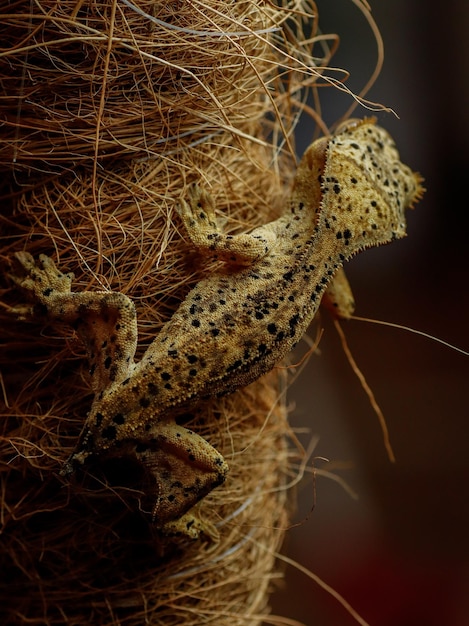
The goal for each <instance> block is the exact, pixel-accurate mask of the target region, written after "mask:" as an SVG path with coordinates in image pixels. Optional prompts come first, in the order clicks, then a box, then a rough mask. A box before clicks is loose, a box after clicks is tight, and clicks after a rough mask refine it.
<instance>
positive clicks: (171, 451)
mask: <svg viewBox="0 0 469 626" xmlns="http://www.w3.org/2000/svg"><path fill="white" fill-rule="evenodd" d="M152 431H153V432H152ZM135 454H136V457H137V459H138V460H139V461H141V462H142V464H143V465H144V467H145V468H146V469H147V471H148V472H150V474H151V475H152V476H153V477H154V479H155V482H156V485H157V497H156V501H155V502H154V504H153V510H152V517H153V520H154V522H155V524H156V525H157V527H158V528H160V529H161V530H162V532H163V533H164V534H172V535H174V534H183V535H187V536H189V537H194V536H198V535H199V533H200V532H202V531H204V532H205V533H206V534H210V535H212V534H213V531H209V532H207V529H206V528H205V527H204V524H203V523H202V522H201V521H200V520H199V519H198V517H197V515H196V514H195V512H194V511H193V510H191V509H192V507H194V505H196V504H197V503H198V502H199V501H200V500H201V499H202V498H203V497H204V496H205V495H207V494H208V493H209V492H210V491H212V489H214V488H215V487H217V486H218V485H221V484H222V483H223V482H224V480H225V478H226V474H227V472H228V465H227V463H226V462H225V460H224V458H223V456H222V455H221V454H220V453H219V452H217V451H216V450H215V448H213V447H212V446H211V445H210V444H209V443H208V441H206V440H205V439H203V438H202V437H200V436H199V435H197V434H196V433H194V432H192V431H190V430H188V429H187V428H184V427H183V426H179V425H178V424H176V423H175V422H169V423H167V424H165V425H163V424H161V423H158V424H155V426H154V427H153V429H151V430H150V431H149V432H148V439H147V441H146V442H142V443H139V444H137V446H136V448H135Z"/></svg>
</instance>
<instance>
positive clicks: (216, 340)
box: [12, 118, 423, 539]
mask: <svg viewBox="0 0 469 626" xmlns="http://www.w3.org/2000/svg"><path fill="white" fill-rule="evenodd" d="M421 182H422V179H421V177H420V176H419V174H417V173H414V172H413V171H412V170H411V169H410V168H409V167H408V166H407V165H404V164H403V163H402V162H401V161H400V159H399V154H398V152H397V149H396V147H395V144H394V141H393V140H392V138H391V137H390V135H389V134H388V133H387V131H385V130H384V129H383V128H381V127H379V126H377V125H376V121H375V119H374V118H369V119H364V120H349V121H347V122H345V123H343V124H342V125H341V126H340V127H339V128H338V129H337V130H336V132H335V133H334V134H333V135H332V136H329V137H322V138H320V139H318V140H316V141H314V142H313V143H312V145H311V146H310V147H309V148H308V149H307V150H306V152H305V154H304V156H303V157H302V159H301V161H300V163H299V165H298V169H297V173H296V176H295V179H294V184H293V189H292V192H291V196H290V200H289V202H288V204H287V206H286V210H285V211H284V213H283V214H282V215H281V216H280V217H279V218H278V219H276V220H274V221H272V222H270V223H267V224H265V225H262V226H260V227H258V228H255V229H254V230H252V231H251V232H250V233H241V234H235V235H229V234H224V233H223V232H222V231H221V230H220V229H219V227H218V225H217V220H216V215H215V202H214V200H213V198H212V196H211V195H210V194H209V193H208V192H207V191H205V190H204V189H202V188H201V187H199V186H198V185H197V184H194V185H193V186H192V187H190V190H189V193H188V194H187V196H186V199H182V200H181V201H180V203H179V204H178V207H177V213H178V215H179V219H180V221H181V223H182V224H183V226H184V228H185V233H186V235H187V237H188V239H189V240H190V241H191V243H192V245H193V246H195V247H196V248H197V249H198V251H199V252H201V253H202V254H203V255H205V256H210V257H215V258H218V259H220V260H222V261H224V262H225V263H226V270H225V271H224V272H219V273H214V274H212V275H209V276H207V277H206V278H203V279H202V280H200V281H199V282H198V283H197V284H196V285H195V287H193V288H192V290H191V291H189V293H188V294H187V296H186V297H185V298H184V300H183V301H182V302H181V303H180V305H179V307H178V308H177V309H176V311H175V312H174V314H173V315H172V317H171V318H170V319H169V320H168V321H167V322H166V323H165V325H164V326H163V327H162V329H161V330H160V332H159V333H158V335H157V336H156V338H155V339H154V341H153V342H152V343H151V344H150V346H149V347H148V348H147V350H146V352H145V353H144V354H143V357H142V358H141V360H140V361H139V362H137V363H136V362H135V361H134V355H135V351H136V347H137V315H136V309H135V305H134V303H133V301H132V300H131V299H130V298H129V297H127V296H126V295H124V294H122V293H120V292H112V291H85V292H74V291H72V290H71V286H72V280H73V274H71V273H62V272H61V271H59V270H58V269H57V267H56V266H55V264H54V262H53V261H52V259H51V258H49V257H47V256H45V255H40V256H39V261H38V262H36V261H35V260H34V259H33V257H32V256H31V255H30V254H29V253H27V252H17V253H16V261H15V262H16V265H17V266H18V271H17V273H16V274H14V275H13V276H12V278H13V280H14V281H15V282H16V283H17V285H19V286H20V287H21V288H23V289H24V290H26V291H27V292H29V295H30V297H31V299H32V301H33V303H32V305H28V306H23V307H21V306H19V307H17V313H18V314H21V316H22V317H23V318H27V317H32V318H33V319H37V318H38V317H41V316H42V318H44V319H46V320H47V321H49V322H55V321H60V322H65V323H67V324H70V325H71V326H72V327H73V328H74V329H75V330H76V332H77V333H78V335H79V337H80V338H81V339H82V341H83V342H84V345H85V347H86V350H87V355H88V360H89V371H90V379H91V387H92V390H93V392H94V399H93V401H92V405H91V409H90V411H89V414H88V416H87V417H86V420H85V422H84V427H83V430H82V433H81V435H80V437H79V440H78V443H77V445H76V447H75V450H74V451H73V453H72V454H71V456H70V457H69V458H68V460H67V461H66V462H65V464H64V466H63V469H62V471H61V473H62V474H63V475H65V476H67V475H71V474H72V473H74V472H75V471H76V470H77V469H78V468H81V467H83V466H86V465H87V464H88V463H89V461H90V460H96V459H98V460H99V459H100V458H102V457H104V458H105V457H106V455H109V454H115V455H117V456H120V455H129V456H132V458H134V459H136V460H137V461H138V462H139V463H140V464H142V466H143V467H144V468H145V471H146V472H147V473H148V474H149V476H151V478H152V480H153V481H154V484H155V489H154V493H153V494H152V502H153V501H154V503H153V505H152V506H153V508H152V512H151V515H152V521H153V523H154V525H155V527H156V528H157V530H158V531H159V532H161V533H162V534H163V535H165V536H173V537H174V536H179V537H181V536H182V537H184V538H186V537H187V538H192V539H196V538H198V537H199V536H201V535H203V534H209V533H208V530H207V527H206V525H205V524H204V523H203V522H202V521H201V519H200V517H199V515H198V513H197V506H196V505H197V504H198V503H199V502H200V500H201V499H202V498H203V497H205V496H206V495H207V494H208V493H209V492H210V491H211V490H213V489H214V488H215V487H217V486H219V485H221V484H222V483H223V482H224V480H225V478H226V475H227V472H228V464H227V462H226V461H225V459H224V458H223V456H222V455H221V454H220V453H219V452H218V451H217V450H216V449H215V448H214V447H213V446H212V445H211V444H210V443H209V442H208V441H206V440H205V439H204V438H202V437H201V436H200V435H198V434H197V433H195V432H193V431H191V430H189V429H187V428H185V427H184V426H182V425H180V424H178V423H177V421H176V416H177V414H178V411H179V412H181V410H182V409H184V410H186V409H188V408H189V409H190V408H192V407H194V406H195V405H197V404H198V403H200V402H201V401H202V400H206V399H209V398H215V397H219V396H222V395H224V394H227V393H232V392H234V391H235V390H237V389H239V388H241V387H244V386H245V385H248V384H250V383H252V382H253V381H255V380H256V379H257V378H259V377H260V376H262V375H263V374H265V373H266V372H268V371H269V370H271V369H272V368H273V367H274V366H275V365H276V364H277V363H278V362H279V361H280V360H281V359H282V358H283V357H284V356H285V355H286V354H287V353H288V352H289V351H290V350H291V348H292V347H293V346H294V345H295V344H296V343H297V342H298V341H299V340H300V338H301V337H302V335H303V333H304V332H305V331H306V329H307V327H308V325H309V324H310V322H311V320H312V319H313V317H314V315H315V314H316V312H317V310H318V307H319V305H320V303H321V301H322V300H323V299H324V301H325V302H326V301H327V304H328V306H329V308H331V309H332V310H335V313H336V315H338V316H344V317H347V316H348V315H349V314H350V310H351V309H352V308H353V297H352V296H351V292H350V291H349V288H348V283H347V280H346V278H345V274H344V273H343V270H342V266H343V264H344V262H346V261H347V260H348V259H350V258H351V257H352V256H353V255H355V254H356V253H358V252H360V251H361V250H364V249H365V248H368V247H370V246H377V245H381V244H385V243H387V242H390V241H392V240H394V239H397V238H401V237H403V236H404V235H405V234H406V220H405V215H404V213H405V210H406V209H408V208H411V207H413V205H414V204H415V202H416V201H418V200H419V199H420V197H421V195H422V193H423V188H422V186H421Z"/></svg>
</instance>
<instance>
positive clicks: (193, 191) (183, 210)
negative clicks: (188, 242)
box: [177, 185, 219, 239]
mask: <svg viewBox="0 0 469 626" xmlns="http://www.w3.org/2000/svg"><path fill="white" fill-rule="evenodd" d="M177 211H178V213H179V217H180V218H181V220H182V221H183V223H184V226H185V227H186V230H187V232H188V233H189V234H190V235H191V238H193V234H194V233H196V237H197V239H202V238H204V239H205V238H207V239H210V238H215V237H216V236H217V235H218V233H219V229H218V225H217V220H216V217H215V203H214V201H213V198H212V196H211V195H210V194H209V193H208V192H206V191H204V190H203V189H201V188H200V187H199V186H198V185H191V186H190V187H189V190H188V194H187V201H186V200H181V203H180V204H179V206H178V207H177Z"/></svg>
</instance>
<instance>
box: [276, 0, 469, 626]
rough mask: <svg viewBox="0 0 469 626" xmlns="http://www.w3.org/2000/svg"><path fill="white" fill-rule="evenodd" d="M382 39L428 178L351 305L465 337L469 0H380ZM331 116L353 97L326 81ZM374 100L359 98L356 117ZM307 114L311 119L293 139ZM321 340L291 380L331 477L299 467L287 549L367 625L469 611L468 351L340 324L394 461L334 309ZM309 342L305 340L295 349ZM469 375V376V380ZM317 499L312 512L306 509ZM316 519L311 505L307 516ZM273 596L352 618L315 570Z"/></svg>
mask: <svg viewBox="0 0 469 626" xmlns="http://www.w3.org/2000/svg"><path fill="white" fill-rule="evenodd" d="M370 2H371V6H372V12H373V16H374V19H375V20H376V22H377V24H378V26H379V28H380V30H381V33H382V36H383V39H384V45H385V62H384V67H383V70H382V73H381V76H380V78H379V79H378V81H377V83H376V85H375V86H374V87H373V88H372V90H371V92H370V93H369V94H368V96H367V97H369V98H370V99H371V100H373V101H378V102H381V103H383V104H385V105H387V106H390V107H391V108H392V109H393V110H394V111H395V112H396V113H397V115H398V116H399V119H398V118H396V117H395V116H393V115H392V114H385V113H379V114H378V120H379V123H380V124H381V125H383V126H385V127H386V128H387V129H388V130H389V131H390V132H391V134H392V135H393V137H394V139H395V140H396V143H397V146H398V148H399V151H400V154H401V157H402V160H403V161H404V162H405V163H407V164H409V165H410V166H411V167H412V168H413V169H414V170H417V171H420V172H421V173H422V174H423V175H424V177H425V187H426V189H427V192H426V194H425V197H424V199H423V201H422V202H420V203H419V204H418V205H417V207H416V209H415V211H413V212H412V213H411V214H410V215H409V216H408V237H407V238H406V239H404V240H401V241H399V242H395V243H393V245H391V246H388V247H385V248H380V249H373V250H369V251H367V252H366V254H362V255H360V256H359V257H357V258H356V259H354V260H353V261H352V262H351V263H349V264H348V266H347V268H346V269H347V274H348V277H349V280H350V282H351V285H352V288H353V291H354V294H355V299H356V303H357V308H356V314H357V315H361V316H365V317H371V318H374V319H379V320H388V321H391V322H395V323H400V324H404V325H406V326H411V327H413V328H416V329H418V330H420V331H424V332H427V333H429V334H431V335H435V336H436V337H439V338H441V339H444V340H446V341H448V342H450V343H453V344H456V345H458V346H460V347H462V348H464V349H465V350H469V331H468V323H469V261H468V255H469V243H468V242H469V217H468V215H469V199H468V197H467V194H468V191H467V187H466V182H467V180H468V179H469V168H468V163H469V159H468V154H469V116H468V112H469V76H468V65H469V63H468V62H469V44H468V40H469V3H467V2H464V1H461V0H447V1H446V2H445V3H444V4H442V5H440V4H437V3H427V2H424V1H423V0H394V1H393V2H386V1H383V0H370ZM317 5H318V10H319V16H320V20H319V23H320V26H321V30H322V31H323V32H325V33H328V32H336V33H338V34H339V35H340V37H341V44H340V48H339V51H338V53H337V54H336V56H335V58H334V59H333V62H332V64H333V65H335V66H337V67H342V68H345V69H347V70H349V71H350V72H351V77H350V80H349V81H348V83H347V84H348V85H349V86H350V87H351V89H352V90H354V91H355V92H358V91H360V88H361V87H362V86H363V85H364V84H365V83H366V81H367V79H368V77H369V75H370V73H371V71H372V69H373V66H374V63H375V59H376V46H375V43H374V40H373V36H372V33H371V31H370V29H369V26H368V25H367V23H366V21H365V19H364V17H363V16H362V15H361V13H360V12H359V11H358V9H357V7H356V6H354V4H353V3H352V2H350V1H349V0H318V2H317ZM322 103H323V106H324V119H325V120H326V122H327V123H329V124H330V123H333V122H334V121H335V120H336V119H338V118H339V117H341V116H342V115H343V114H344V113H345V111H346V110H347V109H348V107H349V105H350V99H349V98H347V97H345V96H342V95H341V94H340V93H338V92H337V91H336V90H332V89H330V90H324V93H323V94H322ZM366 114H367V112H366V111H365V110H364V109H362V108H358V109H357V110H356V111H355V113H354V116H363V115H366ZM311 133H312V129H309V128H308V127H307V126H302V127H301V129H300V137H299V141H298V152H299V153H300V154H301V152H302V151H303V150H304V148H305V147H306V146H307V145H308V144H309V142H310V138H311ZM321 325H322V326H323V327H324V329H325V332H324V336H323V338H322V340H321V344H320V351H321V354H320V355H319V356H318V355H313V356H312V357H311V358H310V360H309V363H308V366H307V368H306V369H305V370H304V371H303V372H302V374H301V376H300V377H299V378H298V380H297V381H296V382H295V383H294V385H293V387H292V389H291V390H290V396H289V397H290V401H291V402H292V403H294V406H295V410H294V411H293V413H292V416H291V420H292V423H293V424H294V426H296V427H298V428H302V429H304V428H305V427H307V428H309V429H310V433H309V434H305V435H302V437H301V439H302V442H303V444H304V445H307V444H308V442H309V441H310V440H311V439H312V438H314V437H315V436H316V435H317V436H318V437H319V441H318V443H317V445H316V447H315V449H314V453H313V456H323V457H327V458H328V459H330V463H329V464H328V465H327V464H324V463H323V462H321V461H319V460H318V461H316V462H315V466H316V467H317V468H318V469H321V468H322V469H325V468H326V469H331V470H332V469H334V470H335V471H336V473H337V474H338V475H339V476H341V477H342V478H344V479H345V480H346V481H347V483H348V484H349V485H350V486H351V487H352V488H353V490H355V491H356V492H357V494H358V499H357V500H354V499H353V498H351V497H350V495H349V494H347V493H346V491H345V490H344V489H343V488H342V487H341V486H340V485H339V484H337V483H336V482H333V481H331V480H328V479H327V478H323V477H317V479H316V494H315V495H314V493H313V486H312V481H311V480H309V481H307V480H306V481H303V483H304V484H303V487H301V488H300V490H299V506H298V510H297V511H296V513H295V515H294V520H293V521H294V522H301V523H300V524H299V526H297V527H295V528H292V529H291V530H290V531H289V532H288V533H287V539H286V543H285V546H284V549H283V553H284V554H287V555H288V556H289V557H290V558H292V559H295V560H296V561H298V562H299V563H300V564H301V565H302V566H305V567H307V568H309V569H310V570H311V571H312V572H314V573H315V574H316V575H317V576H319V577H321V578H322V579H323V580H324V581H325V582H326V583H327V584H328V585H331V586H332V587H333V588H334V589H336V590H337V591H338V592H339V593H341V594H343V596H344V597H345V598H346V599H347V600H348V601H349V602H350V603H351V605H352V606H353V607H354V608H355V609H356V610H357V611H358V612H359V613H360V614H361V616H362V617H363V618H364V619H365V620H367V621H368V622H369V623H370V624H371V625H372V626H433V625H435V626H436V625H438V626H442V625H444V626H467V625H468V624H469V536H468V534H469V409H468V400H467V392H468V387H469V380H468V376H467V374H468V372H469V357H467V356H463V355H462V354H458V353H456V352H454V351H452V350H450V349H448V348H446V347H443V346H441V345H438V344H437V343H434V342H432V341H430V340H428V339H425V338H423V337H419V336H415V335H412V334H409V333H407V332H404V331H401V330H396V329H391V328H386V327H383V326H376V325H372V324H366V323H363V322H358V321H350V322H347V323H344V324H343V328H344V331H345V333H346V336H347V340H348V342H349V345H350V347H351V350H352V352H353V355H354V357H355V359H356V360H357V362H358V365H359V366H360V368H361V369H362V371H363V372H364V374H365V376H366V379H367V381H368V383H369V385H370V386H371V388H372V389H373V391H374V393H375V396H376V398H377V400H378V402H379V404H380V405H381V408H382V410H383V412H384V415H385V417H386V420H387V425H388V428H389V431H390V437H391V442H392V445H393V448H394V452H395V454H396V458H397V462H396V463H395V464H391V463H390V462H389V461H388V459H387V456H386V453H385V450H384V446H383V440H382V434H381V431H380V427H379V424H378V420H377V418H376V416H375V414H374V412H373V410H372V408H371V406H370V404H369V401H368V399H367V397H366V395H365V393H364V392H363V390H362V388H361V387H360V384H359V382H358V380H357V379H356V377H355V375H354V374H353V372H352V370H351V368H350V366H349V364H348V362H347V359H346V357H345V355H344V353H343V350H342V348H341V345H340V340H339V338H338V335H337V333H336V331H335V329H334V327H333V325H332V323H331V322H330V320H328V319H327V315H326V314H323V315H322V318H321ZM306 350H307V346H306V344H304V343H302V344H300V346H299V349H298V356H301V355H302V354H304V353H305V352H306ZM466 385H468V387H466ZM313 504H315V506H314V510H313V511H312V512H310V511H311V508H312V506H313ZM305 518H307V519H305ZM285 572H286V584H285V586H284V588H283V589H282V590H280V591H279V592H278V593H276V594H275V596H274V598H273V609H274V612H277V613H279V614H281V615H284V616H288V617H289V618H290V619H292V620H293V619H296V620H299V621H301V622H302V623H304V624H306V625H308V626H348V625H349V624H350V625H352V624H354V623H356V622H355V621H354V620H353V619H352V617H350V616H349V615H348V614H347V613H346V612H345V610H344V609H343V608H342V607H341V606H340V604H339V603H338V602H337V601H335V600H334V599H332V598H331V597H330V596H329V595H328V594H327V593H325V592H324V591H323V590H321V589H320V588H319V587H318V586H317V585H316V584H314V583H313V582H312V581H311V580H310V579H308V578H307V577H306V576H305V575H304V574H301V573H300V572H298V571H296V570H295V569H294V568H292V567H290V566H289V567H287V568H286V570H285Z"/></svg>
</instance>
